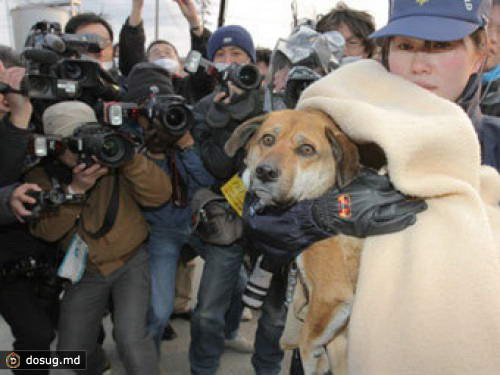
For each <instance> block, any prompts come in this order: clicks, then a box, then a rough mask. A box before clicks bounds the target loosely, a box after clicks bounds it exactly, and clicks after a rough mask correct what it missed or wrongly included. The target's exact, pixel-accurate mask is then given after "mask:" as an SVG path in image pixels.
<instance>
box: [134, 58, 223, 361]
mask: <svg viewBox="0 0 500 375" xmlns="http://www.w3.org/2000/svg"><path fill="white" fill-rule="evenodd" d="M129 82H130V87H131V89H130V90H129V92H128V94H127V96H126V99H127V100H128V101H133V102H136V103H140V105H141V106H142V107H143V108H144V106H148V104H147V101H148V98H149V97H150V87H151V86H156V87H157V88H158V93H157V96H165V95H169V94H172V93H173V90H172V84H171V82H170V77H169V75H168V73H167V72H166V71H165V70H164V69H163V68H160V67H159V66H158V65H156V64H152V63H140V64H137V65H136V66H135V67H134V69H133V70H132V72H131V73H130V75H129ZM185 109H186V110H188V108H187V107H185ZM162 110H163V111H165V112H167V111H169V107H168V101H167V102H164V103H163V104H157V113H160V112H161V111H162ZM166 119H168V117H167V116H156V117H155V118H148V117H147V116H144V115H141V116H140V117H139V119H138V122H139V125H140V126H141V128H142V129H143V131H144V135H145V139H146V141H145V146H146V153H147V155H148V157H149V158H150V159H151V160H152V161H154V162H155V163H156V164H157V165H158V166H159V167H160V168H161V169H163V170H164V171H165V173H167V174H168V175H169V176H171V180H172V199H171V200H170V201H168V202H167V203H165V204H164V205H162V206H161V207H159V208H156V209H149V210H145V216H146V219H147V221H148V223H149V225H150V235H149V242H148V250H149V260H150V262H149V264H150V269H151V280H152V282H151V286H152V288H151V312H150V314H149V319H148V320H149V321H148V326H149V330H150V332H151V333H152V334H153V336H154V339H155V342H156V345H157V349H158V351H159V349H160V343H161V339H162V335H163V332H164V330H165V328H166V326H167V323H168V321H169V319H170V316H171V314H172V311H173V309H174V295H175V282H176V272H177V265H178V263H179V257H180V253H181V249H182V247H183V245H185V244H186V243H187V242H188V239H189V237H190V235H191V209H190V207H189V202H190V201H191V200H192V197H193V194H194V192H195V191H196V190H197V189H198V188H200V187H204V186H210V185H211V184H212V183H213V181H214V180H213V178H212V176H211V175H210V174H209V173H208V172H207V171H206V170H205V168H204V167H203V163H202V161H201V159H200V156H199V153H198V150H197V147H196V145H195V142H194V139H193V137H192V136H191V132H190V127H191V125H192V123H191V118H190V114H188V113H186V116H185V121H186V122H185V125H184V127H183V129H176V131H175V132H172V131H171V130H170V128H169V126H168V123H165V121H164V120H166Z"/></svg>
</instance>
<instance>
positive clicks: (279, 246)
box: [243, 168, 427, 262]
mask: <svg viewBox="0 0 500 375" xmlns="http://www.w3.org/2000/svg"><path fill="white" fill-rule="evenodd" d="M247 195H248V198H247V200H246V202H245V209H244V215H243V216H244V219H245V222H246V224H247V226H246V230H247V234H248V237H249V238H250V239H251V241H252V242H253V243H254V245H255V246H256V247H258V248H259V249H261V250H262V251H264V252H265V253H266V254H268V255H269V256H271V257H272V258H274V260H275V261H279V262H288V261H290V260H291V259H293V258H294V257H295V256H297V255H298V254H299V253H300V252H301V251H302V250H304V249H306V248H307V247H309V246H310V245H311V244H312V243H314V242H316V241H320V240H323V239H325V238H328V237H331V236H333V235H336V234H338V233H342V234H345V235H349V236H355V237H362V238H363V237H366V236H372V235H377V234H387V233H393V232H397V231H400V230H403V229H405V228H406V227H408V226H410V225H412V224H414V223H415V221H416V214H417V213H419V212H421V211H423V210H425V209H426V208H427V204H426V203H425V202H424V201H422V200H409V199H407V198H406V197H405V196H404V195H403V194H401V193H400V192H398V191H397V190H395V189H394V187H393V186H392V184H391V183H390V181H389V178H388V177H387V176H380V175H378V174H377V173H376V172H375V171H373V170H371V169H368V168H365V169H363V170H362V171H361V172H360V173H359V175H358V176H357V177H356V179H355V180H354V181H353V182H351V183H350V184H349V185H348V186H346V187H344V189H343V190H342V191H339V189H338V188H336V187H334V188H332V189H330V190H329V191H328V192H327V193H325V194H324V195H323V196H321V197H320V198H318V199H315V200H306V201H300V202H298V203H296V204H294V205H293V206H291V207H288V208H286V209H279V208H276V207H266V208H264V209H263V210H262V212H258V209H256V205H257V204H258V199H257V198H256V197H255V196H252V195H250V194H247Z"/></svg>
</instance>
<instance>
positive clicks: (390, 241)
mask: <svg viewBox="0 0 500 375" xmlns="http://www.w3.org/2000/svg"><path fill="white" fill-rule="evenodd" d="M297 108H298V109H304V108H316V109H319V110H322V111H324V112H326V113H328V114H329V115H330V116H331V117H332V118H333V119H334V120H335V121H336V122H337V123H338V125H339V126H340V127H341V128H342V130H343V131H344V132H346V133H347V134H348V135H349V136H350V137H351V138H352V139H353V140H354V141H355V142H357V143H365V142H375V143H377V144H378V145H379V146H381V147H382V149H383V150H384V151H385V153H386V156H387V160H388V171H389V174H390V177H391V180H392V181H393V183H394V185H395V186H396V187H397V188H398V189H399V190H401V191H402V192H404V193H405V194H408V195H411V196H416V197H422V198H425V199H426V200H427V202H428V205H429V207H428V209H427V210H426V211H425V212H423V213H421V214H419V215H418V219H417V223H416V225H414V226H412V227H409V228H408V229H406V230H404V231H401V232H399V233H395V234H391V235H384V236H375V237H371V238H368V239H367V240H366V245H365V246H364V250H363V254H362V260H361V269H360V274H359V281H358V288H357V295H356V300H355V303H354V309H353V313H352V317H351V322H350V331H349V349H348V353H349V354H348V355H349V358H348V360H349V373H350V374H353V375H406V374H422V375H423V374H425V375H448V374H450V375H451V374H453V375H458V374H460V375H462V374H463V375H496V374H500V256H499V255H500V247H499V244H500V231H499V230H500V212H499V211H500V210H499V208H498V201H499V198H500V197H499V196H500V177H499V176H498V173H496V171H494V170H492V169H491V168H487V167H480V152H479V143H478V140H477V137H476V134H475V132H474V129H473V126H472V124H471V122H470V121H469V119H468V117H467V116H466V114H465V113H464V112H463V111H462V109H461V108H460V107H458V106H457V105H455V104H453V103H451V102H449V101H447V100H444V99H442V98H439V97H437V96H436V95H434V94H432V93H429V92H427V91H425V90H424V89H422V88H420V87H418V86H416V85H413V84H411V83H409V82H407V81H405V80H403V79H402V78H400V77H397V76H395V75H393V74H390V73H388V72H387V71H386V70H385V69H384V68H383V67H382V66H381V65H380V64H378V63H376V62H374V61H368V60H364V61H360V62H357V63H353V64H350V65H346V66H345V67H342V68H340V69H339V70H337V71H336V72H334V73H332V74H330V75H329V76H327V77H325V78H323V79H321V80H320V81H318V82H316V83H314V84H313V85H311V86H310V87H309V88H308V89H307V90H306V91H305V92H304V93H303V95H302V97H301V99H300V101H299V104H298V106H297ZM480 181H481V182H480ZM481 191H482V192H483V195H484V199H483V198H482V197H481V195H480V192H481Z"/></svg>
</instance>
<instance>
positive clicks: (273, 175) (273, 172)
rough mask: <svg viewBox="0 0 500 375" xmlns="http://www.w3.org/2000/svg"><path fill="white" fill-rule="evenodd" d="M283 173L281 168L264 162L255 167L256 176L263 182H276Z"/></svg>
mask: <svg viewBox="0 0 500 375" xmlns="http://www.w3.org/2000/svg"><path fill="white" fill-rule="evenodd" d="M280 175H281V171H280V169H279V168H277V167H275V166H272V165H271V164H267V163H263V164H260V165H259V166H258V167H257V168H255V176H256V177H257V178H258V179H259V180H260V181H262V182H276V181H277V180H278V178H279V177H280Z"/></svg>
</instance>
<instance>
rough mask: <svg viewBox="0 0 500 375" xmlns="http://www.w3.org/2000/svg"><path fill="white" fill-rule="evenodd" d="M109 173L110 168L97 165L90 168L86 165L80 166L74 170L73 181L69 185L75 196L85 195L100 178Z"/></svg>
mask: <svg viewBox="0 0 500 375" xmlns="http://www.w3.org/2000/svg"><path fill="white" fill-rule="evenodd" d="M107 173H108V168H106V167H103V166H102V165H100V164H97V163H96V164H94V165H91V166H90V167H88V168H87V166H86V164H84V163H81V164H78V165H77V166H76V167H75V168H73V180H72V181H71V184H69V188H70V189H71V192H72V193H74V194H85V193H86V192H87V191H88V190H89V189H91V188H92V187H93V186H94V185H95V183H96V182H97V180H98V179H99V178H101V177H102V176H104V175H106V174H107Z"/></svg>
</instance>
